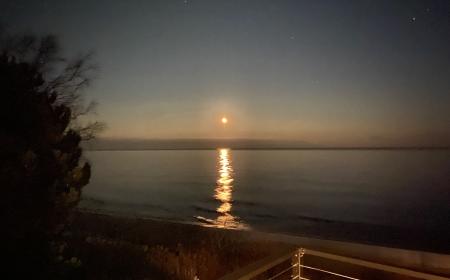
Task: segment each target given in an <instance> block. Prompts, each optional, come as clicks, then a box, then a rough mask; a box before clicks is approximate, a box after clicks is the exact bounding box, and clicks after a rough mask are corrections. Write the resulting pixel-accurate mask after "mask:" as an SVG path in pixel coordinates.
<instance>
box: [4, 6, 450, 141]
mask: <svg viewBox="0 0 450 280" xmlns="http://www.w3.org/2000/svg"><path fill="white" fill-rule="evenodd" d="M30 2H31V1H23V0H20V1H1V2H0V3H1V4H0V19H1V21H3V23H6V24H7V25H8V26H9V29H10V30H12V31H16V30H17V31H31V32H37V33H39V34H47V33H54V34H57V35H59V36H60V38H61V41H62V44H63V46H64V48H65V51H66V53H67V54H68V55H72V54H76V53H78V52H82V51H89V50H93V51H95V53H96V61H97V63H98V64H99V65H100V73H99V78H98V79H97V80H96V81H95V83H94V85H93V87H91V88H90V89H89V90H88V92H87V94H88V96H90V97H93V98H95V99H96V100H97V101H98V102H99V103H100V107H99V109H98V116H97V118H98V119H100V120H103V121H105V122H106V123H107V126H108V129H107V130H106V131H105V132H104V133H103V134H102V136H103V137H107V138H142V139H155V138H156V139H165V138H170V139H177V138H246V139H278V140H301V141H305V142H308V143H313V144H318V145H333V146H336V145H338V146H386V145H387V146H391V145H394V146H395V145H407V146H410V145H411V146H415V145H450V1H360V0H355V1H256V0H255V1H233V0H227V1H211V0H208V1H206V0H205V1H197V0H187V1H183V0H181V1H167V0H166V1H56V0H55V1H33V3H30ZM224 115H225V116H227V117H228V119H229V123H228V124H227V125H226V126H225V127H224V125H222V124H221V122H220V119H221V117H222V116H224Z"/></svg>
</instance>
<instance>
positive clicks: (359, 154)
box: [81, 150, 450, 251]
mask: <svg viewBox="0 0 450 280" xmlns="http://www.w3.org/2000/svg"><path fill="white" fill-rule="evenodd" d="M86 157H87V158H88V159H89V160H90V161H91V162H92V166H93V176H92V178H91V183H90V184H89V185H88V186H87V187H86V188H85V190H84V194H83V201H82V203H81V207H85V208H92V209H100V210H103V211H111V212H117V213H122V214H132V215H134V214H136V215H141V216H146V217H153V218H161V219H166V220H176V221H184V222H198V223H201V224H202V225H205V226H213V227H225V228H252V229H258V230H265V231H272V232H283V233H290V234H298V235H314V236H319V237H325V238H331V239H341V240H355V241H360V242H369V243H376V244H381V245H388V246H397V247H408V248H417V249H425V250H433V251H450V242H449V241H448V236H450V151H448V150H283V151H281V150H277V151H263V150H257V151H255V150H216V151H214V150H209V151H199V150H196V151H90V152H87V153H86Z"/></svg>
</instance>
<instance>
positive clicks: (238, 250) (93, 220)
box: [61, 212, 291, 279]
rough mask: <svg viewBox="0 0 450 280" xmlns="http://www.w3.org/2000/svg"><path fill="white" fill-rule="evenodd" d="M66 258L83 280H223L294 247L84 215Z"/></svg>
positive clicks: (208, 230) (191, 228) (203, 230)
mask: <svg viewBox="0 0 450 280" xmlns="http://www.w3.org/2000/svg"><path fill="white" fill-rule="evenodd" d="M72 228H73V230H72V231H71V233H70V238H68V239H67V240H68V242H69V245H70V248H71V250H68V251H67V252H66V253H67V255H66V256H61V259H68V258H69V257H70V256H77V258H76V259H73V260H72V261H71V262H70V264H71V265H72V267H73V268H74V273H75V274H76V275H77V276H78V277H81V278H83V279H195V277H198V278H199V279H217V278H219V277H221V276H224V275H225V274H227V273H229V272H231V271H233V270H235V269H237V268H240V267H243V266H245V265H247V264H250V263H252V262H254V261H255V260H258V259H261V258H263V257H266V256H269V255H272V254H274V253H277V252H280V251H282V250H285V249H286V248H289V247H290V246H291V245H287V244H285V243H279V242H273V241H269V240H265V239H262V238H255V237H253V235H251V234H248V233H247V232H242V231H230V230H220V229H213V228H203V227H199V226H196V225H187V224H178V223H170V222H160V221H150V220H145V219H139V218H121V217H112V216H107V215H101V214H92V213H86V212H79V213H77V214H76V215H75V217H74V222H73V224H72Z"/></svg>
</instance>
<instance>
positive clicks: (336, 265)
mask: <svg viewBox="0 0 450 280" xmlns="http://www.w3.org/2000/svg"><path fill="white" fill-rule="evenodd" d="M372 275H378V276H376V277H374V278H373V279H390V278H394V277H395V279H402V277H403V278H404V279H426V280H449V279H450V278H446V277H443V276H438V275H433V274H429V273H424V272H418V271H414V270H410V269H406V268H401V267H395V266H391V265H385V264H380V263H375V262H371V261H365V260H360V259H355V258H350V257H344V256H340V255H334V254H329V253H324V252H319V251H314V250H309V249H304V248H299V249H295V250H288V251H285V252H282V253H280V254H278V255H275V256H272V257H268V258H265V259H263V260H260V261H258V262H255V263H253V264H250V265H248V266H246V267H244V268H242V269H240V270H238V271H235V272H233V273H231V274H229V275H226V276H225V277H223V278H221V280H250V279H252V280H259V279H267V280H284V279H299V280H312V279H350V280H361V279H372V277H371V276H372Z"/></svg>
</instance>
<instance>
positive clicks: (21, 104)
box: [0, 34, 100, 274]
mask: <svg viewBox="0 0 450 280" xmlns="http://www.w3.org/2000/svg"><path fill="white" fill-rule="evenodd" d="M0 43H1V50H0V94H1V96H0V98H1V102H0V185H1V187H2V200H1V201H2V202H1V205H0V207H1V213H2V216H3V217H2V218H3V219H2V222H3V226H2V231H3V233H4V234H5V237H6V238H5V239H3V245H4V246H3V247H4V249H5V250H4V251H3V253H7V254H8V259H9V260H10V262H11V266H9V267H10V269H11V270H14V269H16V271H15V273H19V274H20V273H23V272H24V270H23V268H21V267H18V264H20V262H21V261H23V260H24V259H27V262H28V263H29V264H32V265H35V266H36V268H37V271H41V272H42V273H49V271H48V269H49V268H50V267H51V266H50V265H49V264H51V263H52V261H53V259H52V256H53V254H52V250H54V249H55V246H56V244H58V240H59V239H60V238H61V236H62V234H63V232H64V230H65V228H66V225H67V220H68V218H69V214H70V211H71V209H73V208H74V207H75V206H76V205H77V203H78V201H79V199H80V194H81V190H82V188H83V186H85V185H86V184H87V183H88V182H89V178H90V174H91V167H90V165H89V163H87V162H84V161H83V160H82V158H81V156H82V149H81V147H80V141H81V140H82V138H83V137H86V138H91V137H93V135H94V133H95V130H96V129H98V128H99V126H100V124H99V123H94V124H92V123H91V124H89V125H87V126H81V125H80V123H79V122H78V121H77V120H78V119H79V118H80V116H82V115H85V114H86V113H88V111H89V110H91V109H92V106H93V105H88V106H84V105H83V104H84V103H83V101H82V95H81V90H82V89H84V88H85V87H86V86H87V85H89V83H90V80H91V78H92V77H91V76H90V75H91V73H92V70H94V68H93V66H92V64H90V55H89V56H80V57H79V58H77V59H75V60H71V61H68V60H66V59H64V58H62V57H61V56H60V48H59V45H58V41H57V39H56V38H55V37H54V36H46V37H42V38H37V37H35V36H7V35H4V34H3V36H2V37H1V38H0ZM51 244H53V245H54V246H51ZM37 271H35V272H33V273H37Z"/></svg>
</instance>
